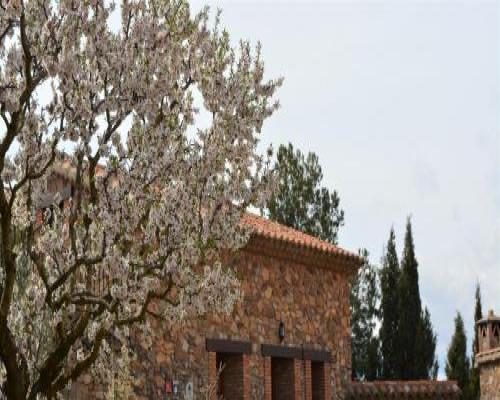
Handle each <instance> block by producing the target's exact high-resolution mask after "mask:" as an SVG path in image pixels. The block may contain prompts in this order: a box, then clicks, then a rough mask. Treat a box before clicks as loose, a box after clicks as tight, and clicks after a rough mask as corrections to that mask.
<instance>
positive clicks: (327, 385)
mask: <svg viewBox="0 0 500 400" xmlns="http://www.w3.org/2000/svg"><path fill="white" fill-rule="evenodd" d="M322 381H323V382H321V383H322V384H323V393H324V394H325V399H326V400H330V399H331V398H332V397H331V396H332V379H331V375H330V363H327V362H326V363H324V364H323V379H322Z"/></svg>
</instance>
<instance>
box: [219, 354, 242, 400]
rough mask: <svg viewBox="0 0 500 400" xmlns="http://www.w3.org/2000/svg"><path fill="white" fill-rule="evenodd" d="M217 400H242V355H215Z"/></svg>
mask: <svg viewBox="0 0 500 400" xmlns="http://www.w3.org/2000/svg"><path fill="white" fill-rule="evenodd" d="M217 371H218V372H219V371H220V372H219V373H220V374H219V382H218V385H217V399H219V400H222V399H223V400H233V399H234V400H243V355H242V354H231V353H217Z"/></svg>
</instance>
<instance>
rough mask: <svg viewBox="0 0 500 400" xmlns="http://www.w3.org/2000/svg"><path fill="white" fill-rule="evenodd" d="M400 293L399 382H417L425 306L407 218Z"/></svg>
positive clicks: (409, 222)
mask: <svg viewBox="0 0 500 400" xmlns="http://www.w3.org/2000/svg"><path fill="white" fill-rule="evenodd" d="M398 292H399V296H398V301H399V326H398V333H399V335H398V337H399V341H400V347H399V351H400V353H401V363H400V365H399V368H400V370H399V379H405V380H406V379H414V378H417V376H418V373H417V363H416V360H417V352H416V350H417V346H416V344H417V340H416V339H417V335H416V334H415V332H416V329H417V328H418V327H419V326H420V323H421V312H422V304H421V300H420V290H419V285H418V262H417V259H416V257H415V246H414V242H413V234H412V228H411V220H410V218H408V220H407V223H406V234H405V241H404V248H403V256H402V258H401V276H400V280H399V290H398ZM419 356H420V355H419Z"/></svg>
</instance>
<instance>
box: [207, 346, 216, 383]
mask: <svg viewBox="0 0 500 400" xmlns="http://www.w3.org/2000/svg"><path fill="white" fill-rule="evenodd" d="M208 385H209V387H210V388H214V390H215V386H216V385H217V353H216V352H214V351H209V352H208Z"/></svg>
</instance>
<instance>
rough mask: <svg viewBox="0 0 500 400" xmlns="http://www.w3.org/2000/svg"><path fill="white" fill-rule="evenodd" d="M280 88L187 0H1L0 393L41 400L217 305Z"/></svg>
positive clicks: (222, 300)
mask: <svg viewBox="0 0 500 400" xmlns="http://www.w3.org/2000/svg"><path fill="white" fill-rule="evenodd" d="M280 83H281V81H280V80H275V81H266V80H264V78H263V64H262V60H261V57H260V50H259V47H257V49H255V50H253V49H251V47H250V45H249V44H248V43H247V42H241V43H240V45H239V46H238V47H237V48H233V47H231V45H230V41H229V36H228V34H227V32H226V31H225V30H223V29H221V28H220V24H219V23H218V18H216V20H215V22H214V23H213V24H211V23H210V21H209V13H208V10H207V9H204V10H202V11H201V12H199V13H197V14H195V15H193V14H192V13H191V12H190V9H189V5H188V4H187V2H186V1H185V0H123V2H121V4H118V5H116V6H115V5H114V4H112V3H110V2H109V1H104V0H58V1H54V0H0V117H1V118H0V121H1V122H0V174H1V175H0V180H1V185H0V397H2V393H3V396H6V397H7V398H8V399H16V400H19V399H38V398H54V397H56V396H57V395H58V393H60V392H61V391H62V390H63V389H64V388H65V387H67V386H68V385H69V384H70V383H71V381H74V380H76V379H78V377H79V376H80V375H81V374H82V373H84V372H85V371H87V370H93V371H94V372H97V373H98V372H99V371H100V370H103V369H104V368H105V367H104V366H105V361H106V359H105V357H106V355H108V354H111V353H112V352H113V351H114V350H115V349H116V348H120V346H126V345H127V343H128V341H127V338H128V337H129V335H130V332H129V328H130V327H133V328H134V329H140V331H141V332H143V335H144V339H146V338H147V337H148V333H147V332H148V320H150V318H165V319H166V320H167V321H170V323H172V324H174V323H176V322H175V321H176V320H178V319H179V318H183V317H186V316H189V315H193V313H203V312H207V311H210V310H218V311H225V310H226V311H227V310H229V309H230V308H231V306H232V304H233V303H234V301H235V299H236V298H237V297H238V285H237V282H236V280H235V278H234V277H233V276H232V275H231V273H230V271H228V270H227V269H225V268H224V266H223V265H222V264H221V261H220V259H219V254H220V252H221V250H222V249H224V250H231V249H236V248H238V246H241V245H242V244H244V240H245V238H246V234H245V232H244V231H243V230H242V229H241V228H240V226H239V220H240V217H241V213H242V212H243V211H244V210H245V208H246V207H247V206H248V205H250V204H255V205H256V206H260V205H262V203H263V202H264V201H265V200H266V197H267V192H268V187H269V181H270V180H271V179H270V172H269V167H268V166H269V163H268V160H267V159H266V158H264V157H261V156H259V155H258V154H257V152H256V146H257V141H258V135H259V133H260V131H261V128H262V124H263V122H264V120H265V119H266V118H267V117H269V116H270V115H271V114H272V113H273V111H274V110H275V109H276V108H277V103H276V102H275V101H274V100H273V96H274V93H275V90H276V88H277V87H278V86H279V85H280ZM198 103H199V104H198ZM200 115H202V116H203V118H202V119H203V121H202V122H203V123H200ZM62 152H64V153H65V155H63V154H62ZM63 166H65V167H66V171H67V175H68V179H70V181H71V184H70V187H71V190H70V195H69V196H65V194H64V193H60V192H58V191H57V190H55V191H52V192H51V191H50V189H49V188H50V187H51V185H50V183H51V179H53V177H54V174H55V173H56V172H57V171H59V170H60V169H61V168H62V167H63ZM66 195H67V193H66ZM98 280H104V284H103V282H98ZM97 287H98V288H99V289H98V290H97V289H96V288H97ZM116 343H121V345H117V344H116ZM103 357H104V358H103Z"/></svg>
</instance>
